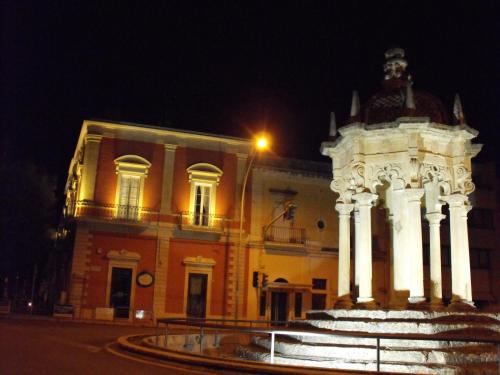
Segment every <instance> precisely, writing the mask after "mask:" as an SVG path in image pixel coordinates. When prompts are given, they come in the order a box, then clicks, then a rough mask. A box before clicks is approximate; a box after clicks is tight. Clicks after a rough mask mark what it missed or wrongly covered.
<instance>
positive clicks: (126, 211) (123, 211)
mask: <svg viewBox="0 0 500 375" xmlns="http://www.w3.org/2000/svg"><path fill="white" fill-rule="evenodd" d="M119 180H120V186H119V198H118V199H119V200H118V206H117V212H116V216H117V217H118V218H119V219H128V220H137V219H138V217H139V194H140V189H141V179H140V177H139V176H129V175H125V174H122V175H120V178H119Z"/></svg>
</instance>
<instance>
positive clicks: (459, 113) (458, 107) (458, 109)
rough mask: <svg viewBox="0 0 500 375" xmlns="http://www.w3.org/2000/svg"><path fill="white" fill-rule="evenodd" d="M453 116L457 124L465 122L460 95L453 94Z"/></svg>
mask: <svg viewBox="0 0 500 375" xmlns="http://www.w3.org/2000/svg"><path fill="white" fill-rule="evenodd" d="M453 116H454V117H455V120H456V121H457V123H458V124H465V115H464V110H463V108H462V101H461V100H460V96H459V95H458V94H455V101H454V103H453Z"/></svg>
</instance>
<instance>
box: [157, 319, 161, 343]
mask: <svg viewBox="0 0 500 375" xmlns="http://www.w3.org/2000/svg"><path fill="white" fill-rule="evenodd" d="M159 335H160V322H159V321H156V346H158V336H159Z"/></svg>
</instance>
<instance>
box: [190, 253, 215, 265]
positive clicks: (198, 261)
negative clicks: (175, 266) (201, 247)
mask: <svg viewBox="0 0 500 375" xmlns="http://www.w3.org/2000/svg"><path fill="white" fill-rule="evenodd" d="M182 264H184V265H185V266H191V267H198V268H213V267H214V266H215V264H216V262H215V260H213V259H212V258H203V257H202V256H201V255H198V256H197V257H186V258H184V259H183V260H182Z"/></svg>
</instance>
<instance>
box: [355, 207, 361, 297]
mask: <svg viewBox="0 0 500 375" xmlns="http://www.w3.org/2000/svg"><path fill="white" fill-rule="evenodd" d="M360 233H361V230H360V229H359V209H358V205H357V204H356V205H355V206H354V289H355V295H356V297H358V296H359V260H360V258H361V257H360V255H359V234H360Z"/></svg>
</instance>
